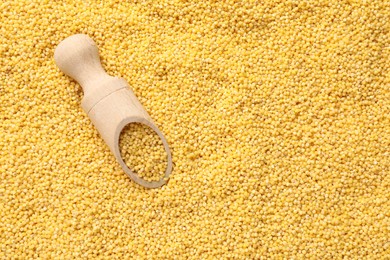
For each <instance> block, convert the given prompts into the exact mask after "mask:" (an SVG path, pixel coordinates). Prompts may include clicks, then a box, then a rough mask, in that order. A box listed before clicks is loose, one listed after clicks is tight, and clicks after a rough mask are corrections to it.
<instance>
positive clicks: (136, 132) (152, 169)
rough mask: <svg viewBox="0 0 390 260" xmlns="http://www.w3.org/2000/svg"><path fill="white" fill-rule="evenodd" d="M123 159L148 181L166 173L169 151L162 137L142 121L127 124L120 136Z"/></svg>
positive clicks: (131, 168) (161, 176) (160, 177)
mask: <svg viewBox="0 0 390 260" xmlns="http://www.w3.org/2000/svg"><path fill="white" fill-rule="evenodd" d="M119 149H120V153H121V156H122V159H123V161H124V162H125V164H126V165H127V167H129V169H130V170H132V171H133V172H134V173H135V174H137V175H138V176H139V177H141V178H143V179H144V180H146V181H158V180H160V179H162V178H163V177H164V175H165V170H166V168H167V164H168V161H167V153H166V152H165V148H164V146H163V143H162V140H161V138H160V137H159V136H158V134H157V133H156V132H155V131H154V130H153V129H152V128H150V127H149V126H147V125H144V124H141V123H131V124H128V125H126V126H125V127H124V128H123V130H122V131H121V134H120V137H119Z"/></svg>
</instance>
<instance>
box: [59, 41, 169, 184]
mask: <svg viewBox="0 0 390 260" xmlns="http://www.w3.org/2000/svg"><path fill="white" fill-rule="evenodd" d="M54 60H55V62H56V64H57V66H58V67H59V68H60V70H61V71H62V72H64V73H65V74H66V75H68V76H70V77H72V78H73V79H75V80H76V81H77V82H78V83H79V84H80V85H81V87H82V88H83V91H84V97H83V99H82V101H81V107H82V108H83V109H84V111H85V113H87V115H88V116H89V118H90V119H91V121H92V123H93V124H94V126H95V127H96V128H97V130H98V131H99V133H100V135H101V136H102V137H103V139H104V141H105V142H106V144H107V145H108V147H109V148H110V150H111V152H112V153H113V154H114V156H115V158H116V159H117V161H118V162H119V164H120V165H121V166H122V169H123V170H124V172H125V173H126V174H127V175H128V176H129V177H130V178H131V179H132V180H133V181H135V182H136V183H138V184H140V185H142V186H144V187H146V188H158V187H160V186H162V185H164V184H165V183H166V182H167V181H168V178H169V175H170V174H171V171H172V156H171V152H170V150H169V146H168V142H167V140H166V139H165V137H164V136H163V134H162V133H161V131H160V130H159V129H158V128H157V126H156V125H155V124H154V123H153V121H152V119H151V117H150V116H149V114H148V113H147V112H146V110H145V109H144V108H143V106H142V104H141V103H140V102H139V100H138V99H137V97H136V96H135V94H134V92H133V91H132V90H131V89H130V86H129V84H128V83H127V82H126V81H125V80H124V79H121V78H117V77H112V76H110V75H108V74H107V73H106V71H105V70H104V69H103V67H102V65H101V63H100V58H99V51H98V48H97V46H96V43H95V42H94V41H93V40H92V39H91V38H89V37H88V36H87V35H84V34H76V35H73V36H70V37H68V38H66V39H65V40H63V41H62V42H60V44H59V45H58V46H57V48H56V49H55V52H54ZM129 123H143V124H145V125H147V126H149V127H150V128H152V129H153V130H154V131H155V132H156V133H157V134H158V135H159V136H160V138H161V140H162V143H163V145H164V148H165V151H166V153H167V162H168V164H167V168H166V171H165V176H164V177H163V178H161V179H160V180H158V181H152V182H149V181H146V180H144V179H142V178H141V177H139V176H138V175H137V174H135V173H133V172H132V171H131V170H130V169H129V168H128V167H127V165H126V164H125V162H124V161H123V159H122V157H121V153H120V151H119V136H120V133H121V131H122V129H123V128H124V127H125V126H126V125H127V124H129Z"/></svg>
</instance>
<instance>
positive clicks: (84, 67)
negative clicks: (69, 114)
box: [54, 34, 113, 94]
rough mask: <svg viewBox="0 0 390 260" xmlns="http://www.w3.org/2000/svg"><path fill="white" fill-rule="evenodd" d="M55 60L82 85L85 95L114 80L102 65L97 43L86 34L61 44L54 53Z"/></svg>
mask: <svg viewBox="0 0 390 260" xmlns="http://www.w3.org/2000/svg"><path fill="white" fill-rule="evenodd" d="M54 60H55V62H56V64H57V66H58V67H59V68H60V70H61V71H62V72H64V73H65V74H66V75H68V76H70V77H72V78H73V79H74V80H76V81H77V82H78V83H79V84H80V85H81V87H82V88H83V91H84V94H88V92H91V91H92V90H93V88H94V86H97V85H99V83H101V82H104V81H106V80H110V79H112V78H113V77H111V76H109V75H108V74H107V73H106V71H105V70H104V69H103V67H102V64H101V63H100V58H99V50H98V47H97V45H96V43H95V42H94V41H93V40H92V39H91V38H90V37H89V36H88V35H85V34H75V35H72V36H70V37H68V38H66V39H65V40H63V41H62V42H60V44H59V45H58V46H57V48H56V49H55V51H54Z"/></svg>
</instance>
